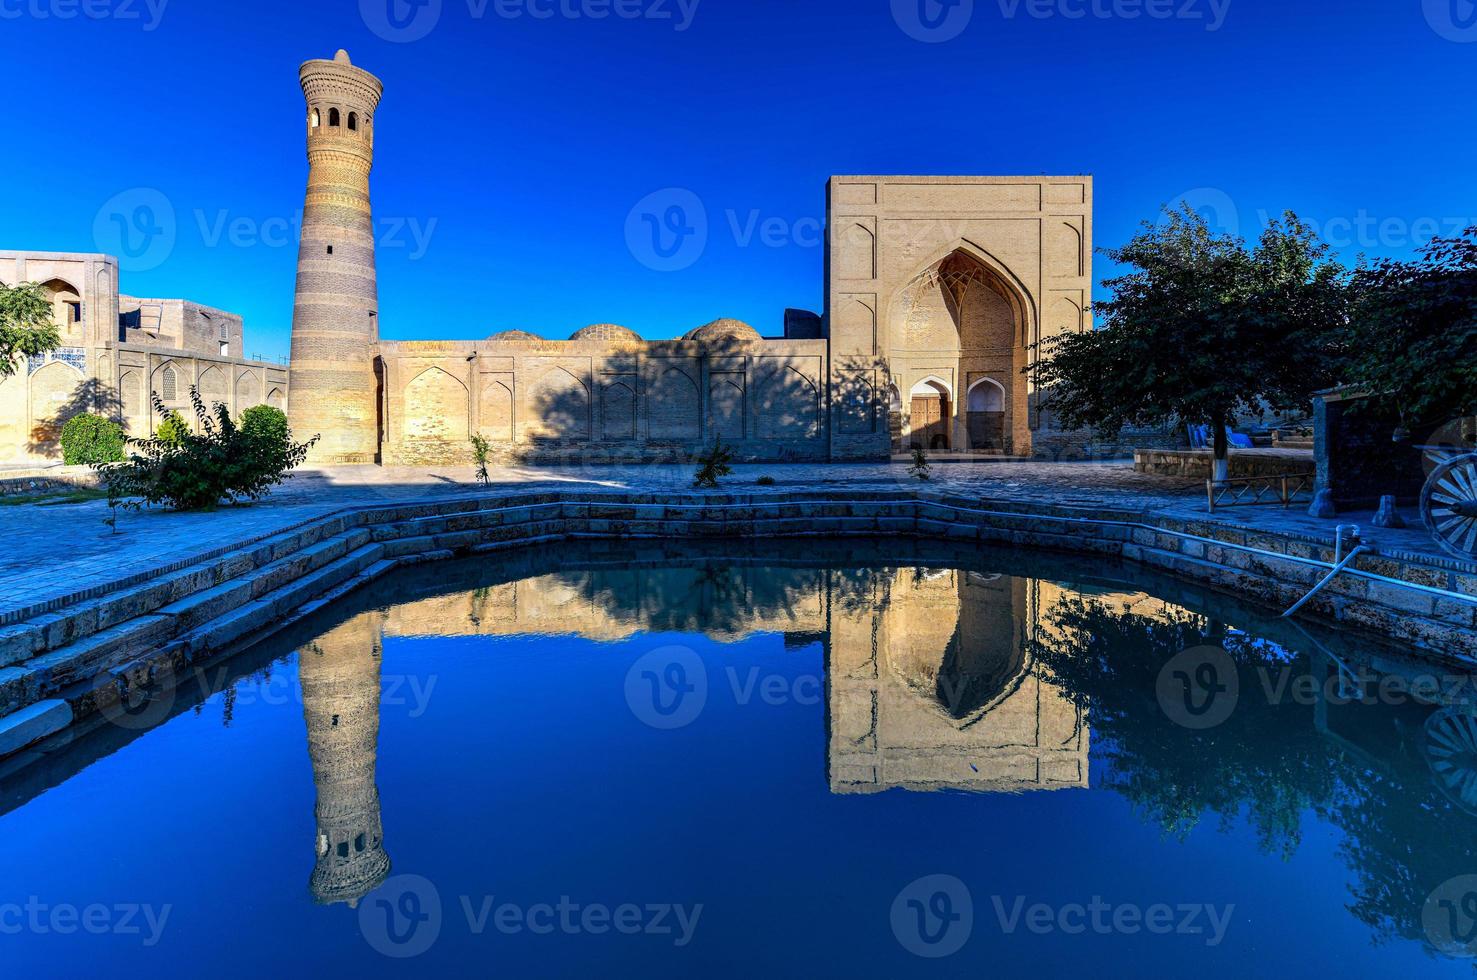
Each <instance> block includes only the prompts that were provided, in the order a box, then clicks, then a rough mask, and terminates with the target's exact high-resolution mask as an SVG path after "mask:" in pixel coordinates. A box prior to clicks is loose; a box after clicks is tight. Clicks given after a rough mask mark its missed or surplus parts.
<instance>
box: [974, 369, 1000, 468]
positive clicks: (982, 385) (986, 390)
mask: <svg viewBox="0 0 1477 980" xmlns="http://www.w3.org/2000/svg"><path fill="white" fill-rule="evenodd" d="M965 406H966V411H967V413H968V414H967V416H966V423H965V424H966V426H967V428H968V431H969V448H970V449H974V450H1003V449H1004V448H1005V388H1004V387H1002V386H1001V384H1000V382H998V381H995V380H994V379H993V378H980V379H979V380H978V381H976V382H975V383H974V384H972V385H970V386H969V393H968V395H966V396H965Z"/></svg>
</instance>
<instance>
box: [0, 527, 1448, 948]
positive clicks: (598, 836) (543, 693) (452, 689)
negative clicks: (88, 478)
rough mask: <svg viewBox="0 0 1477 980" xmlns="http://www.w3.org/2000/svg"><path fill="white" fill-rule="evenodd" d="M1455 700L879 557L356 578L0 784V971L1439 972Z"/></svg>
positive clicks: (1262, 633)
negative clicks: (320, 604)
mask: <svg viewBox="0 0 1477 980" xmlns="http://www.w3.org/2000/svg"><path fill="white" fill-rule="evenodd" d="M1469 684H1470V682H1469V680H1468V678H1467V677H1466V676H1465V675H1464V674H1462V673H1461V672H1459V671H1455V670H1451V669H1444V668H1441V667H1433V666H1430V665H1424V666H1423V665H1422V664H1421V663H1419V662H1417V661H1414V660H1411V659H1409V658H1408V657H1406V656H1405V655H1404V654H1402V652H1401V651H1400V650H1398V649H1391V648H1388V647H1385V646H1382V645H1380V644H1379V643H1377V642H1375V641H1371V640H1366V639H1364V638H1360V637H1354V636H1351V635H1349V634H1347V633H1337V632H1332V631H1325V630H1322V629H1318V628H1315V627H1312V626H1299V625H1294V624H1290V623H1288V622H1286V621H1282V620H1278V619H1275V618H1273V617H1271V616H1269V615H1267V614H1266V613H1265V612H1262V611H1258V610H1256V609H1254V608H1251V607H1249V606H1246V605H1244V604H1241V603H1240V602H1238V601H1236V600H1234V599H1231V598H1228V597H1225V596H1222V595H1217V594H1214V593H1210V592H1206V591H1202V590H1198V589H1195V588H1192V587H1188V586H1185V585H1183V584H1181V583H1178V582H1176V581H1174V580H1172V579H1168V578H1157V577H1154V576H1152V575H1148V574H1145V573H1144V572H1142V571H1140V570H1132V571H1130V570H1127V569H1125V568H1121V567H1118V566H1115V565H1112V564H1108V563H1103V562H1096V561H1092V562H1089V561H1085V560H1082V559H1067V558H1057V557H1051V556H1044V555H1030V554H1022V553H1020V552H1010V551H988V550H984V551H982V550H979V549H977V548H970V549H963V548H960V549H954V548H951V547H949V546H947V545H942V544H938V545H928V544H923V543H913V542H896V543H893V544H884V545H876V546H872V545H867V546H862V545H860V544H857V543H855V542H851V543H846V542H836V543H825V542H806V543H803V544H779V543H773V542H764V543H749V544H746V543H724V544H719V545H712V546H702V545H697V544H693V545H671V546H660V545H657V544H653V543H649V542H642V543H630V542H626V543H619V544H613V543H604V544H593V543H592V544H589V545H578V546H577V545H569V546H561V547H556V548H549V549H545V550H541V551H537V552H524V553H518V554H516V555H508V556H501V557H499V558H497V559H496V560H492V559H482V560H476V561H472V560H468V561H462V562H454V563H446V564H439V565H427V566H422V567H418V568H414V569H408V570H404V571H401V572H398V573H395V574H394V575H393V576H391V577H389V578H386V579H384V580H382V581H381V582H379V583H377V584H376V585H374V586H372V587H371V588H369V589H367V590H364V591H362V592H360V593H357V594H355V595H353V596H351V597H349V598H347V599H345V600H342V601H341V602H339V603H338V604H336V605H335V606H332V607H330V608H328V609H325V610H324V611H322V612H320V613H319V614H317V615H315V616H314V617H313V618H311V619H310V620H307V621H304V622H302V623H299V624H297V625H295V626H293V627H290V628H289V629H288V630H287V631H285V632H283V633H282V634H279V635H277V636H275V637H273V638H272V639H271V640H269V641H267V642H264V643H262V644H260V645H258V646H256V647H254V648H252V649H250V650H247V651H244V652H242V653H241V654H239V655H237V656H235V657H234V658H232V659H230V660H229V661H227V662H225V663H220V664H213V665H208V666H206V667H203V668H202V669H200V670H199V671H197V672H196V673H195V674H194V675H193V676H191V677H189V678H187V679H186V682H185V683H182V684H181V685H179V686H178V687H177V688H175V689H173V690H165V691H161V692H159V693H158V694H156V695H155V696H153V697H151V698H148V699H141V700H139V701H136V702H134V703H132V704H130V705H128V706H126V709H124V708H119V709H117V710H113V711H110V712H109V713H108V715H107V716H105V717H99V718H97V719H95V720H94V721H93V722H92V723H91V724H90V726H88V728H87V729H85V730H82V731H78V732H75V733H73V734H72V735H71V736H70V742H69V744H66V745H62V746H58V747H55V748H53V749H52V750H50V751H48V752H47V753H45V754H44V755H41V756H39V757H32V758H27V759H24V760H11V761H10V762H9V763H8V764H7V766H6V768H5V769H4V770H3V771H0V772H3V775H0V860H3V867H4V869H5V875H4V887H3V889H0V951H3V962H4V964H5V969H4V971H3V973H4V975H5V976H17V977H20V976H75V975H79V974H81V973H83V972H90V971H95V970H97V969H99V964H108V965H109V968H111V969H117V968H124V969H130V970H132V969H138V970H141V971H147V972H148V974H149V975H151V976H156V977H174V976H181V977H183V976H191V977H193V976H200V975H216V976H227V977H235V976H254V975H259V974H262V973H271V974H275V975H278V976H308V975H318V976H327V975H351V976H381V975H384V976H390V975H400V974H418V975H419V974H451V975H463V974H476V975H479V976H481V975H487V974H492V973H496V974H499V975H505V976H574V975H579V976H590V975H630V976H643V977H645V976H725V975H743V976H751V975H761V976H827V977H830V976H858V977H860V976H913V975H919V976H934V975H941V976H962V975H984V976H1023V975H1024V976H1049V975H1059V974H1067V973H1069V972H1070V973H1077V974H1079V975H1130V974H1131V975H1134V976H1140V975H1142V976H1150V975H1163V976H1183V975H1187V974H1191V973H1193V974H1194V975H1196V976H1202V977H1210V976H1238V977H1239V976H1245V975H1247V974H1253V975H1256V974H1267V975H1277V976H1319V977H1323V976H1327V975H1329V974H1330V973H1331V972H1334V973H1337V975H1339V976H1341V977H1349V976H1391V975H1402V974H1420V975H1432V976H1435V975H1465V974H1470V973H1471V971H1472V968H1473V963H1474V962H1477V959H1474V958H1473V957H1474V956H1477V853H1474V851H1477V833H1474V832H1477V757H1474V754H1473V745H1474V744H1477V714H1474V712H1473V710H1472V708H1471V704H1472V702H1473V698H1472V697H1471V693H1472V692H1471V690H1470V688H1469Z"/></svg>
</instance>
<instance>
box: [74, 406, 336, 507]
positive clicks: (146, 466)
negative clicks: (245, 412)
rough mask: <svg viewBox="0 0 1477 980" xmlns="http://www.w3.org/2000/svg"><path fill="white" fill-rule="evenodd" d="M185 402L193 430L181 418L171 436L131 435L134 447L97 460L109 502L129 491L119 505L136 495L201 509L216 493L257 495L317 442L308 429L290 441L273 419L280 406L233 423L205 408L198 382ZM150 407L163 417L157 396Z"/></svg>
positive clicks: (232, 497)
mask: <svg viewBox="0 0 1477 980" xmlns="http://www.w3.org/2000/svg"><path fill="white" fill-rule="evenodd" d="M190 403H191V404H192V405H193V406H194V408H195V418H196V419H197V420H198V422H199V428H200V431H199V432H198V433H194V432H190V431H189V430H188V429H186V428H184V426H183V423H182V422H181V423H180V425H179V426H178V429H179V431H178V433H177V440H178V441H174V440H170V439H165V438H162V436H156V437H155V438H153V439H132V440H129V441H130V442H131V443H132V444H133V445H136V446H138V447H139V448H140V449H141V450H142V451H141V452H138V453H133V454H131V455H130V456H129V458H128V459H127V461H125V462H122V463H113V464H110V465H106V466H101V467H99V471H100V473H101V474H102V477H103V479H104V481H105V482H106V484H107V487H108V497H109V500H110V502H117V501H123V500H125V499H126V498H128V499H126V506H130V507H135V508H136V507H139V506H141V503H140V502H141V501H142V502H147V503H150V504H160V503H162V504H165V505H167V506H169V507H171V508H173V509H174V510H200V509H204V508H211V507H215V506H216V505H217V504H219V503H220V502H221V501H223V500H224V501H227V502H228V503H235V502H237V501H239V500H256V499H258V498H260V497H261V496H262V495H264V494H265V493H266V492H267V491H268V490H270V489H271V488H272V487H275V486H277V485H278V484H279V483H281V482H282V481H283V480H285V479H286V478H287V473H288V471H289V470H291V469H293V468H294V467H296V466H298V465H300V464H301V463H302V461H303V460H304V459H306V458H307V455H308V449H309V447H311V446H312V445H313V443H315V442H317V441H318V440H317V437H316V436H314V437H313V438H312V439H310V440H309V441H308V442H305V443H294V442H293V441H292V435H291V433H290V432H289V431H288V430H287V427H286V424H285V422H286V420H285V419H282V420H281V421H282V423H283V424H281V425H279V424H278V419H277V417H276V416H280V415H281V413H280V412H276V410H275V409H270V411H271V412H275V413H276V416H273V415H269V414H267V413H265V412H257V413H255V414H254V415H253V416H252V418H251V420H250V421H249V422H248V421H247V420H246V419H244V418H243V420H242V425H240V426H237V425H236V423H235V422H233V421H231V413H230V411H229V410H227V408H226V406H225V405H222V404H220V403H217V404H216V405H215V406H214V408H213V409H209V410H208V409H206V407H205V402H204V401H203V400H202V399H201V397H200V392H199V390H198V389H195V388H191V389H190ZM263 407H265V406H263ZM154 408H155V409H156V410H157V411H159V412H160V413H161V414H164V415H166V419H165V422H166V423H167V422H168V421H169V419H168V413H167V412H166V411H165V408H164V403H163V402H162V401H161V400H160V399H159V397H158V396H157V395H156V396H154ZM160 428H161V429H163V428H164V426H163V425H162V424H161V426H160ZM171 435H175V433H171Z"/></svg>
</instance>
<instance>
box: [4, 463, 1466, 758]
mask: <svg viewBox="0 0 1477 980" xmlns="http://www.w3.org/2000/svg"><path fill="white" fill-rule="evenodd" d="M847 536H855V537H865V538H868V539H873V540H875V539H877V538H886V537H916V538H936V539H943V540H948V541H955V542H960V543H963V544H966V545H968V544H970V543H982V542H983V543H991V544H1002V545H1009V546H1014V547H1023V548H1040V549H1047V550H1054V551H1061V552H1071V553H1076V554H1083V555H1096V556H1103V557H1111V558H1121V559H1124V560H1127V561H1132V562H1138V563H1141V564H1143V565H1146V566H1150V567H1152V568H1155V569H1159V570H1162V571H1165V572H1169V573H1171V574H1173V575H1176V576H1178V577H1180V578H1183V579H1186V580H1189V581H1193V582H1196V583H1200V584H1203V585H1208V586H1210V587H1212V588H1215V589H1220V590H1225V591H1227V592H1231V593H1234V594H1236V595H1238V596H1241V597H1243V598H1249V599H1252V600H1254V601H1258V602H1261V603H1265V604H1266V605H1268V606H1270V607H1273V608H1276V609H1281V608H1285V607H1287V606H1290V605H1291V604H1292V603H1294V602H1296V601H1297V600H1298V599H1300V598H1302V597H1303V596H1304V595H1306V594H1307V593H1308V591H1309V590H1310V589H1312V588H1313V587H1314V586H1315V585H1316V584H1317V583H1318V582H1319V581H1321V580H1322V579H1323V578H1324V577H1325V576H1326V575H1327V573H1328V571H1329V570H1330V568H1331V567H1332V564H1331V560H1332V558H1333V555H1332V554H1331V551H1332V549H1331V547H1330V546H1329V545H1327V544H1325V543H1321V542H1319V541H1318V540H1316V539H1313V538H1307V537H1301V536H1298V535H1293V534H1270V533H1265V532H1256V531H1251V530H1244V529H1238V528H1235V527H1233V526H1228V525H1226V524H1224V523H1219V522H1214V521H1200V520H1187V519H1178V518H1165V517H1155V518H1151V517H1146V516H1145V515H1142V514H1137V513H1131V512H1113V511H1106V510H1102V509H1085V508H1071V507H1061V506H1045V505H1039V504H1028V503H1022V502H1020V501H1009V500H981V499H979V498H977V497H964V496H959V495H948V494H943V493H935V492H931V491H916V490H897V491H884V492H878V491H875V490H830V491H823V490H812V491H795V492H787V491H776V492H766V493H754V494H742V495H729V494H711V495H703V494H696V493H689V494H679V495H670V494H668V495H658V494H629V493H615V492H610V493H594V492H589V491H547V492H537V493H527V494H517V495H510V496H498V497H491V496H490V497H471V498H458V499H454V500H444V501H436V502H424V503H416V504H405V505H398V506H377V507H364V508H351V509H346V510H344V511H341V512H338V513H336V514H333V515H330V516H327V517H323V518H319V519H316V520H312V521H309V522H307V523H305V524H303V525H301V526H299V527H296V528H293V529H291V530H284V531H281V532H278V533H275V534H272V535H270V536H267V537H264V538H261V539H259V540H256V541H251V542H243V543H242V545H241V546H240V547H239V548H237V549H236V550H232V551H227V552H224V553H220V554H216V555H214V556H213V557H211V558H209V559H208V560H202V561H199V562H197V563H195V564H189V565H183V566H179V567H175V568H172V569H169V570H167V571H166V570H164V569H161V570H160V571H159V574H157V575H148V576H133V577H131V578H130V579H129V580H127V581H126V582H121V583H118V585H117V587H116V588H113V587H108V586H104V587H94V588H91V589H89V590H87V592H86V593H85V595H82V596H79V597H76V598H75V599H69V600H62V601H60V602H57V601H53V602H48V603H46V604H44V605H41V606H38V607H37V608H35V609H34V610H21V611H20V612H18V613H17V615H16V616H15V617H12V618H10V619H9V620H8V621H9V622H10V623H11V625H7V626H4V627H0V756H4V755H7V754H11V753H14V752H16V751H18V750H20V749H22V748H25V747H26V746H27V745H30V744H32V743H34V742H36V741H37V740H39V739H41V738H45V737H47V736H49V735H52V734H55V733H56V732H59V731H62V730H63V729H66V728H68V727H69V726H71V725H73V724H74V723H75V722H77V721H78V720H81V719H85V718H88V717H89V716H91V715H94V714H96V713H97V712H100V711H101V712H104V713H107V712H120V711H122V712H126V711H127V708H126V705H127V704H128V703H129V699H131V698H134V697H135V696H137V695H139V694H140V692H145V691H148V690H151V689H153V688H155V687H158V686H161V685H163V686H168V685H171V684H172V683H173V678H174V677H177V676H182V675H183V673H184V672H185V671H186V670H187V669H188V668H189V667H191V666H192V665H196V664H200V663H203V662H205V661H208V660H213V659H218V658H221V657H225V656H229V655H230V654H231V653H233V652H235V651H237V650H239V649H241V648H242V647H244V646H246V645H248V644H250V643H252V642H255V641H257V640H259V639H261V638H263V637H265V636H267V635H269V634H270V633H272V632H275V631H276V630H279V629H281V628H282V627H283V626H285V625H287V624H289V623H292V622H296V621H297V620H299V619H301V618H303V617H305V616H307V615H309V614H311V613H312V612H314V611H316V610H318V609H321V608H323V607H324V606H325V605H326V604H328V603H331V602H334V601H335V600H337V599H338V598H340V597H342V596H344V595H346V594H347V593H349V592H351V591H353V590H355V589H357V588H359V587H360V586H362V585H364V584H366V583H368V582H372V581H374V580H376V579H378V578H380V577H381V576H383V575H385V574H387V573H389V572H390V571H392V570H393V569H395V568H397V567H399V566H401V565H405V564H413V563H419V562H426V561H435V560H440V559H446V558H452V557H458V556H467V555H476V554H492V553H496V552H500V551H504V550H507V549H516V548H524V547H528V546H531V545H544V544H548V543H551V542H558V541H565V540H571V539H579V538H608V539H618V540H632V539H638V540H639V539H651V538H688V537H690V538H751V539H752V538H769V537H847ZM1306 609H1307V611H1308V613H1309V614H1310V615H1312V616H1315V617H1318V618H1321V619H1324V620H1327V621H1330V622H1335V623H1340V624H1344V625H1347V626H1349V627H1353V628H1357V629H1364V630H1369V631H1372V632H1375V633H1378V634H1381V635H1383V636H1386V637H1391V638H1394V639H1396V640H1400V641H1402V642H1404V643H1407V644H1409V645H1411V646H1414V647H1417V648H1419V649H1421V650H1423V651H1426V652H1427V654H1428V655H1429V656H1430V657H1431V658H1432V659H1435V660H1441V661H1445V662H1449V663H1455V664H1459V665H1462V666H1463V667H1466V668H1470V667H1472V666H1474V665H1477V568H1474V567H1471V566H1462V565H1459V564H1458V563H1456V562H1447V561H1445V560H1443V559H1431V560H1429V561H1420V560H1417V559H1415V558H1413V557H1408V556H1396V555H1376V554H1371V555H1366V556H1363V557H1361V558H1360V559H1358V561H1357V562H1356V563H1355V564H1354V566H1353V567H1352V568H1351V569H1350V570H1349V571H1347V572H1346V573H1344V574H1343V575H1341V576H1340V577H1339V578H1338V579H1336V580H1335V581H1334V582H1333V583H1332V584H1331V585H1330V586H1329V587H1328V589H1327V590H1326V591H1324V592H1323V593H1321V594H1319V595H1318V596H1316V597H1315V598H1314V599H1313V600H1312V601H1311V602H1309V604H1308V605H1307V607H1306ZM22 617H24V619H23V621H17V620H20V619H22ZM120 706H125V707H120Z"/></svg>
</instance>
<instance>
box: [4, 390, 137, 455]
mask: <svg viewBox="0 0 1477 980" xmlns="http://www.w3.org/2000/svg"><path fill="white" fill-rule="evenodd" d="M88 412H91V413H94V414H97V415H103V416H106V417H108V418H110V419H113V420H114V421H118V422H121V421H122V419H123V402H122V401H121V400H120V399H119V397H118V393H117V392H116V391H114V390H113V389H112V388H111V387H110V386H108V385H105V384H103V383H102V382H101V381H99V380H98V379H97V378H88V379H86V380H85V381H82V382H81V383H79V384H78V385H77V387H76V388H74V389H73V390H72V393H71V394H70V395H68V396H67V399H66V401H64V402H63V403H62V404H61V405H59V406H58V407H57V409H56V411H55V412H54V413H53V414H52V415H50V416H48V417H47V418H45V419H43V420H38V421H36V422H35V423H34V424H33V425H32V427H31V434H30V438H29V439H28V440H27V442H26V451H27V452H29V453H32V454H34V455H37V456H56V455H59V454H60V453H61V436H62V427H63V426H65V425H66V424H67V421H68V420H69V419H71V418H72V417H73V416H76V415H82V414H84V413H88Z"/></svg>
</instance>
